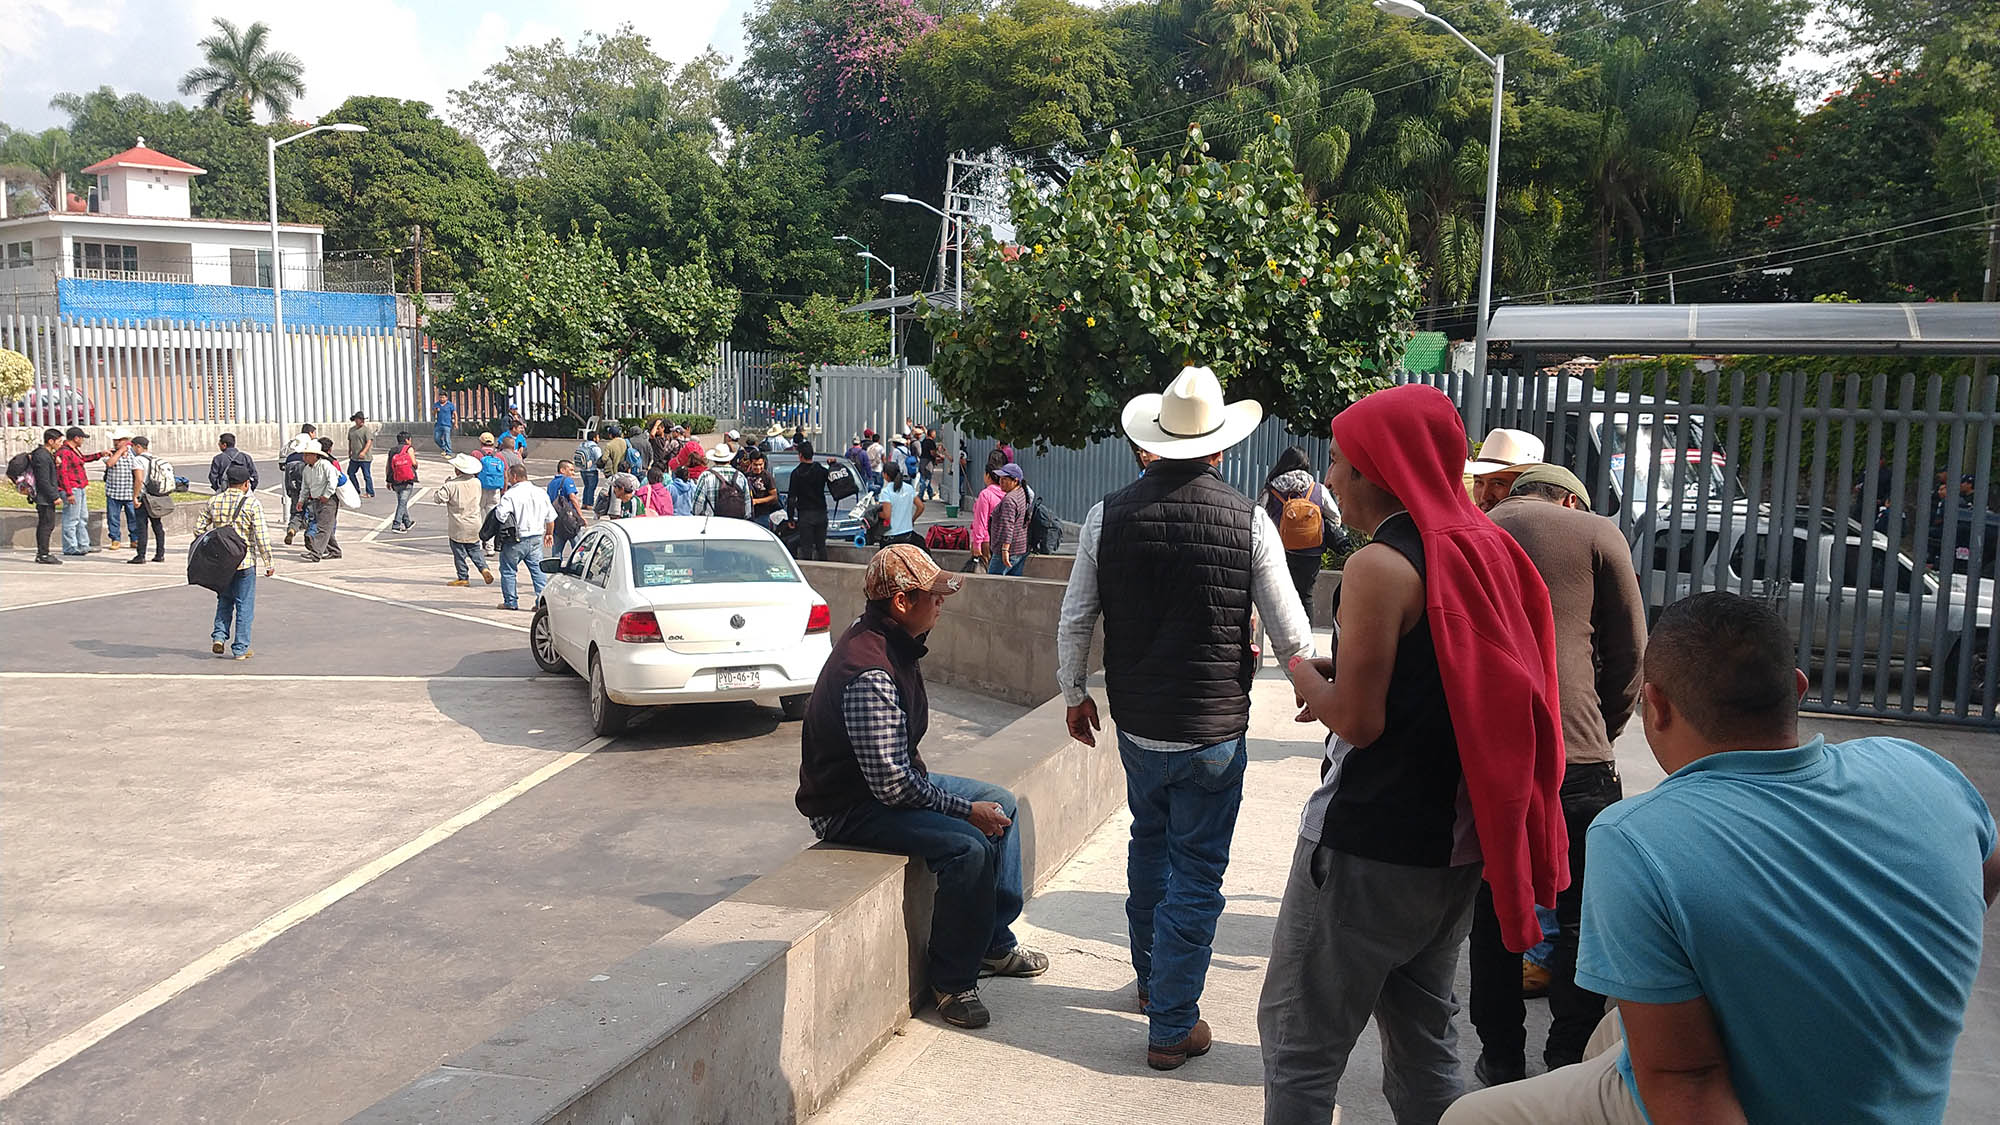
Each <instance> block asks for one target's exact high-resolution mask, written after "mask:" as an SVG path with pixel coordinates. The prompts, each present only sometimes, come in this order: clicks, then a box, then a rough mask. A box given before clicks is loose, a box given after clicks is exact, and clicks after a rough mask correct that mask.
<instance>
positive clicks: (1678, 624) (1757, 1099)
mask: <svg viewBox="0 0 2000 1125" xmlns="http://www.w3.org/2000/svg"><path fill="white" fill-rule="evenodd" d="M1795 651H1796V650H1795V649H1794V647H1793V645H1792V640H1791V637H1790V635H1789V633H1788V630H1787V629H1786V627H1785V624H1784V622H1783V620H1781V619H1780V618H1779V617H1778V616H1777V614H1776V613H1774V612H1773V611H1772V610H1771V609H1770V608H1769V607H1768V606H1766V605H1764V603H1762V602H1759V601H1754V600H1751V599H1748V598H1741V597H1738V596H1736V595H1734V594H1725V593H1711V594H1700V595H1697V596H1695V597H1692V598H1688V599H1687V600H1685V601H1682V602H1678V603H1676V604H1674V605H1672V606H1669V607H1667V609H1666V610H1665V611H1664V612H1662V613H1661V615H1660V620H1659V624H1658V625H1657V626H1655V628H1654V630H1653V635H1652V638H1651V640H1650V641H1649V642H1648V644H1647V647H1646V671H1645V685H1644V688H1643V689H1642V690H1643V703H1644V714H1645V727H1646V741H1647V742H1648V743H1649V744H1650V745H1651V746H1652V749H1653V756H1654V757H1655V758H1657V759H1658V760H1659V762H1660V765H1661V766H1662V767H1663V768H1665V769H1666V770H1667V772H1668V774H1669V776H1668V778H1667V780H1666V781H1664V782H1662V783H1661V784H1660V785H1659V787H1658V788H1655V789H1653V790H1652V791H1651V792H1649V793H1645V794H1642V795H1640V796H1636V797H1631V798H1628V799H1626V800H1624V801H1621V802H1619V803H1618V804H1615V805H1613V806H1611V807H1610V808H1609V809H1607V810H1605V811H1604V812H1603V813H1602V814H1600V815H1599V816H1598V818H1597V821H1596V822H1595V823H1594V824H1593V825H1592V826H1591V829H1590V835H1589V845H1588V846H1589V849H1590V866H1589V868H1588V869H1587V871H1586V872H1585V875H1584V889H1583V933H1582V938H1581V941H1580V944H1579V947H1578V952H1577V970H1576V979H1577V984H1579V985H1580V986H1582V987H1585V988H1588V989H1591V990H1592V991H1595V992H1601V993H1603V994H1605V995H1606V996H1610V997H1612V998H1614V999H1615V1000H1616V1001H1617V1002H1618V1011H1617V1013H1616V1014H1614V1015H1613V1016H1611V1017H1607V1019H1606V1021H1605V1026H1602V1027H1600V1028H1599V1029H1598V1034H1597V1036H1596V1037H1594V1038H1593V1039H1592V1042H1591V1047H1590V1049H1588V1050H1587V1051H1586V1052H1585V1059H1584V1061H1583V1062H1581V1063H1578V1064H1577V1065H1575V1066H1567V1067H1563V1068H1562V1069H1560V1070H1556V1071H1552V1072H1550V1073H1548V1074H1545V1075H1542V1076H1540V1077H1537V1078H1531V1079H1528V1080H1527V1081H1525V1082H1515V1083H1510V1084H1508V1085H1504V1086H1496V1087H1493V1088H1491V1089H1487V1090H1482V1091H1479V1092H1478V1093H1476V1094H1471V1095H1468V1096H1467V1097H1465V1098H1462V1099H1460V1100H1459V1101H1458V1102H1457V1103H1455V1104H1454V1105H1453V1106H1452V1107H1451V1110H1450V1111H1449V1112H1447V1113H1446V1115H1445V1117H1444V1121H1445V1123H1446V1125H1472V1123H1501V1122H1507V1123H1512V1122H1521V1123H1524V1125H1525V1123H1528V1122H1534V1123H1537V1125H1544V1123H1556V1122H1593V1123H1595V1122H1618V1123H1621V1125H1623V1123H1633V1122H1650V1123H1652V1125H1670V1123H1681V1122H1703V1123H1722V1122H1741V1121H1751V1122H1767V1121H1773V1122H1775V1121H1785V1122H1840V1123H1843V1125H1849V1123H1857V1122H1867V1123H1881V1125H1892V1123H1893V1125H1901V1123H1904V1122H1919V1121H1939V1120H1941V1119H1943V1117H1944V1112H1945V1102H1946V1098H1947V1096H1948V1095H1949V1093H1950V1087H1951V1059H1952V1048H1953V1045H1954V1044H1955V1043H1956V1042H1957V1040H1958V1035H1959V1031H1960V1029H1961V1028H1962V1027H1963V1025H1964V1019H1965V1008H1966V1003H1967V1001H1968V999H1969V998H1970V996H1971V993H1972V982H1973V977H1974V976H1975V975H1976V974H1977V973H1978V971H1979V951H1980V933H1981V927H1982V925H1983V923H1984V919H1985V912H1986V908H1987V907H1988V906H1989V905H1991V903H1992V902H1993V899H1994V895H1995V892H1996V891H2000V855H1996V853H1995V851H1994V842H1995V839H1994V836H1995V834H1994V823H1993V816H1992V813H1991V812H1990V811H1988V809H1987V806H1986V802H1985V801H1984V800H1983V799H1982V798H1981V797H1980V795H1979V793H1978V791H1977V790H1975V789H1974V788H1973V787H1972V784H1971V783H1970V782H1968V781H1967V780H1966V779H1965V775H1964V774H1962V773H1960V772H1959V771H1958V769H1957V767H1955V766H1953V765H1952V764H1951V763H1950V762H1947V761H1945V760H1944V759H1943V758H1940V757H1938V756H1937V755H1936V754H1933V753H1931V752H1930V751H1929V750H1926V749H1924V748H1923V747H1921V746H1918V745H1916V744H1915V743H1911V742H1905V741H1902V740H1900V739H1893V738H1863V739H1856V740H1855V741H1852V742H1843V743H1837V744H1833V745H1829V744H1827V743H1826V742H1825V741H1824V740H1823V739H1819V738H1814V739H1812V740H1811V741H1809V742H1807V743H1805V744H1804V745H1800V744H1799V738H1798V721H1797V703H1798V698H1799V696H1800V695H1801V694H1803V693H1804V691H1805V688H1806V678H1805V676H1804V675H1803V674H1802V673H1800V672H1799V671H1797V670H1796V669H1795V668H1794V667H1793V666H1792V654H1793V653H1794V652H1795ZM1621 1023H1622V1028H1621V1027H1620V1026H1619V1025H1620V1024H1621ZM1619 1034H1622V1035H1623V1041H1622V1042H1620V1041H1618V1038H1617V1036H1618V1035H1619Z"/></svg>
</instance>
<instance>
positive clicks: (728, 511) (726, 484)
mask: <svg viewBox="0 0 2000 1125" xmlns="http://www.w3.org/2000/svg"><path fill="white" fill-rule="evenodd" d="M732 459H733V455H732V454H731V453H730V452H729V447H728V446H726V445H725V446H719V447H717V449H716V450H715V452H714V453H713V454H712V455H710V457H709V458H708V460H709V466H708V471H707V472H705V473H703V474H701V479H700V480H699V481H697V482H695V487H694V513H693V514H694V515H697V516H728V517H731V518H734V519H749V518H750V482H749V481H748V480H747V479H745V478H744V476H743V474H742V473H740V472H737V471H736V466H734V465H732V464H730V461H731V460H732Z"/></svg>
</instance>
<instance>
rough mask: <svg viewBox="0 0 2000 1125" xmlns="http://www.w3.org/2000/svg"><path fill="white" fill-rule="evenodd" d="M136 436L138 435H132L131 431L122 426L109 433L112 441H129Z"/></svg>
mask: <svg viewBox="0 0 2000 1125" xmlns="http://www.w3.org/2000/svg"><path fill="white" fill-rule="evenodd" d="M138 436H139V435H137V434H135V433H133V432H132V431H131V430H128V429H126V428H125V427H123V426H120V427H118V428H117V429H115V430H112V431H111V440H112V441H131V440H132V439H133V438H135V437H138Z"/></svg>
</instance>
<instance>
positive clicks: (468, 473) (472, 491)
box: [431, 453, 493, 586]
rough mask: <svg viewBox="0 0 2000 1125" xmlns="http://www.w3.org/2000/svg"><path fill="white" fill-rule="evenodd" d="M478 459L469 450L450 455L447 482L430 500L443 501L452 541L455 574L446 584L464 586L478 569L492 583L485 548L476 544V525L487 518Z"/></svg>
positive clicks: (447, 534) (441, 502) (447, 526)
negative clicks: (450, 472)
mask: <svg viewBox="0 0 2000 1125" xmlns="http://www.w3.org/2000/svg"><path fill="white" fill-rule="evenodd" d="M479 470H480V463H479V458H477V457H474V456H473V455H472V454H470V453H454V454H452V457H451V471H452V473H453V474H454V475H453V477H452V478H451V480H450V481H448V482H446V483H445V484H443V485H441V486H439V487H438V489H437V490H436V491H435V492H432V493H431V503H433V504H443V505H444V510H445V534H446V538H447V539H448V540H449V541H450V543H451V565H452V568H453V569H454V570H455V571H457V573H458V577H457V578H455V579H453V580H451V581H450V582H447V583H445V585H447V586H466V585H470V584H471V581H472V571H473V570H474V569H477V570H478V571H479V576H480V577H481V578H484V579H486V584H487V585H488V586H491V585H492V584H493V571H492V570H491V569H489V568H488V567H487V565H486V550H485V548H484V547H482V546H480V543H479V525H480V524H481V523H482V522H483V521H484V520H485V517H486V504H485V497H484V494H485V489H484V488H483V487H481V485H480V483H479Z"/></svg>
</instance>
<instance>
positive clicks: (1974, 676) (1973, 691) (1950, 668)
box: [1941, 632, 1987, 708]
mask: <svg viewBox="0 0 2000 1125" xmlns="http://www.w3.org/2000/svg"><path fill="white" fill-rule="evenodd" d="M1986 638H1987V634H1985V633H1983V632H1981V633H1975V634H1973V637H1972V670H1971V675H1970V676H1969V677H1968V678H1967V679H1966V686H1967V691H1966V697H1967V700H1966V701H1967V703H1968V704H1969V705H1970V706H1972V707H1975V708H1976V707H1978V706H1979V705H1980V703H1981V699H1980V695H1981V693H1983V692H1984V691H1985V690H1986V674H1987V663H1986ZM1964 644H1965V642H1964V641H1963V640H1959V641H1955V642H1953V644H1952V646H1951V653H1950V655H1948V656H1946V657H1945V658H1944V668H1943V669H1942V673H1943V674H1942V677H1941V678H1942V680H1943V682H1944V691H1943V693H1942V694H1943V695H1944V698H1945V699H1947V700H1951V699H1956V698H1958V655H1959V650H1960V646H1962V645H1964Z"/></svg>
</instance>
